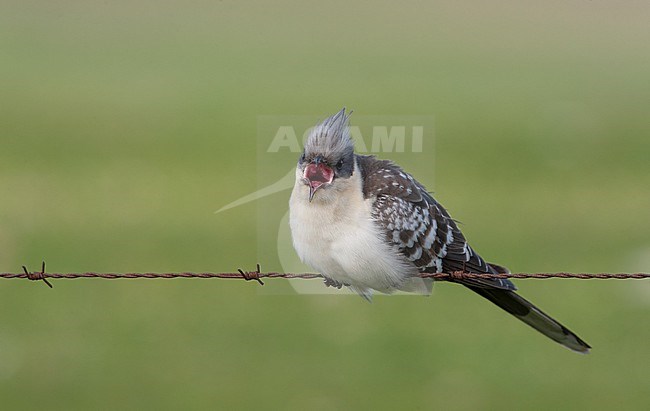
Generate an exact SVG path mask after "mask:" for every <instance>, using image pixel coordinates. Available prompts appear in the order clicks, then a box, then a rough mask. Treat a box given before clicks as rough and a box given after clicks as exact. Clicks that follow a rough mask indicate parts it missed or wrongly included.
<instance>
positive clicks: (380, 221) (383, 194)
mask: <svg viewBox="0 0 650 411" xmlns="http://www.w3.org/2000/svg"><path fill="white" fill-rule="evenodd" d="M350 115H351V112H346V109H345V108H343V109H341V110H340V111H338V112H337V113H336V114H334V115H332V116H330V117H328V118H326V119H325V120H323V121H322V122H320V123H318V124H317V125H316V126H315V127H313V128H312V130H311V132H310V133H309V136H308V137H307V139H306V141H305V144H304V149H303V151H302V154H301V155H300V157H299V159H298V163H297V166H296V178H295V184H294V187H293V190H292V193H291V197H290V200H289V225H290V229H291V236H292V241H293V246H294V248H295V250H296V253H297V254H298V256H299V258H300V259H301V261H302V262H303V263H306V264H308V265H310V266H311V267H312V268H314V269H315V270H317V271H318V272H320V274H321V275H322V276H323V278H324V281H325V285H326V286H334V287H337V288H342V287H343V286H345V287H348V288H349V289H350V290H352V291H354V292H356V293H358V294H359V295H361V296H362V297H364V298H365V299H367V300H369V301H370V300H371V297H372V295H373V293H374V292H380V293H384V294H391V293H393V292H396V291H405V292H412V293H419V294H424V295H428V294H430V293H431V290H432V286H433V282H434V280H432V279H431V278H422V276H421V274H422V273H453V272H457V271H463V272H468V273H485V274H500V273H501V274H503V273H509V271H508V270H507V268H505V267H503V266H500V265H497V264H492V263H488V262H486V260H484V259H483V258H482V257H481V256H480V255H479V254H477V253H476V252H475V251H474V249H473V248H472V247H470V245H469V244H468V243H467V240H466V239H465V237H464V235H463V234H462V232H461V231H460V229H459V228H458V224H457V222H456V221H455V220H454V219H452V218H451V217H450V215H449V213H448V212H447V210H445V208H444V207H443V206H442V205H441V204H440V203H438V202H437V201H436V200H435V199H434V198H433V196H432V195H431V194H430V193H429V192H428V191H427V190H426V188H425V187H424V186H423V185H422V184H420V183H419V182H418V181H417V180H416V179H415V178H414V177H413V176H412V175H411V174H409V173H407V172H406V171H404V170H403V169H402V168H401V167H400V166H398V165H397V164H395V163H394V162H392V161H390V160H383V159H379V158H377V157H375V156H372V155H362V154H357V153H355V150H354V143H353V140H352V138H351V137H350V132H349V118H350ZM451 281H452V282H455V283H459V284H461V285H463V286H465V287H466V288H468V289H470V290H472V291H473V292H475V293H476V294H478V295H480V296H481V297H484V298H486V299H487V300H489V301H491V302H492V303H494V304H496V305H497V306H499V307H500V308H502V309H503V310H505V311H506V312H508V313H509V314H511V315H513V316H514V317H516V318H518V319H519V320H521V321H523V322H524V323H526V324H528V325H529V326H531V327H532V328H534V329H535V330H537V331H539V332H540V333H542V334H544V335H545V336H547V337H549V338H550V339H552V340H554V341H556V342H558V343H559V344H561V345H562V346H564V347H566V348H569V349H570V350H572V351H575V352H579V353H588V352H589V350H590V349H591V346H590V345H589V344H587V343H586V342H585V341H584V340H582V339H581V338H580V337H578V336H577V335H576V334H575V333H574V332H572V331H570V330H569V329H568V328H566V327H565V326H564V325H562V324H560V323H559V322H558V321H557V320H555V319H554V318H552V317H551V316H549V315H548V314H546V313H545V312H543V311H542V310H541V309H539V308H538V307H536V306H535V305H534V304H532V303H531V302H530V301H528V300H526V299H524V298H523V297H521V296H520V295H519V294H517V293H516V292H515V291H516V287H515V285H514V284H513V283H512V282H511V281H510V280H508V279H506V278H496V277H495V278H466V277H463V278H457V279H452V280H451Z"/></svg>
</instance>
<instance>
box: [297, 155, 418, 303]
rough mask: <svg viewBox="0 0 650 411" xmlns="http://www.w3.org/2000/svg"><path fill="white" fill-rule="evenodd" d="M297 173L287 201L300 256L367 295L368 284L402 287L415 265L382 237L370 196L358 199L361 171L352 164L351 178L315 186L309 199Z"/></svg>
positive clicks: (380, 287) (381, 287)
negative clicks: (317, 187) (316, 188)
mask: <svg viewBox="0 0 650 411" xmlns="http://www.w3.org/2000/svg"><path fill="white" fill-rule="evenodd" d="M300 177H301V175H300V173H299V171H298V170H297V171H296V184H295V186H294V189H293V193H292V194H291V200H290V203H289V205H290V225H291V234H292V237H293V245H294V248H295V249H296V252H297V253H298V256H299V257H300V259H301V260H302V261H303V262H305V263H306V264H309V265H310V266H312V267H313V268H314V269H316V270H318V271H319V272H320V273H322V274H323V275H325V276H326V277H329V278H331V279H333V280H336V281H338V282H340V283H344V284H349V285H351V287H352V288H353V289H354V290H355V291H357V292H359V293H360V294H363V295H366V296H367V295H369V293H370V292H369V289H374V290H378V291H381V292H392V291H394V290H396V289H405V287H406V284H407V283H410V281H407V280H408V279H410V278H412V277H413V276H414V275H417V269H416V268H415V266H414V265H413V264H411V263H410V262H409V261H407V260H406V259H405V258H404V257H403V256H402V255H401V254H399V252H398V251H397V250H395V249H394V248H392V247H391V246H389V245H388V244H387V243H386V242H385V241H384V237H385V234H384V233H382V232H381V231H380V228H379V226H378V225H377V224H375V222H374V221H372V219H371V217H370V216H371V213H370V211H371V207H372V202H373V201H374V200H373V199H364V198H363V192H362V187H361V184H362V181H361V177H360V171H359V170H358V169H357V168H356V167H355V171H354V174H353V175H352V177H350V178H348V179H340V180H335V181H334V183H333V184H332V185H331V186H329V187H326V188H323V189H321V190H319V191H318V192H317V193H316V195H315V196H314V199H313V201H312V202H311V203H310V202H309V200H308V198H309V189H308V187H307V186H306V185H305V184H304V183H303V182H302V181H301V179H300ZM406 288H409V290H410V288H412V286H411V285H409V286H408V287H406Z"/></svg>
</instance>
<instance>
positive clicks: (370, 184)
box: [358, 156, 515, 290]
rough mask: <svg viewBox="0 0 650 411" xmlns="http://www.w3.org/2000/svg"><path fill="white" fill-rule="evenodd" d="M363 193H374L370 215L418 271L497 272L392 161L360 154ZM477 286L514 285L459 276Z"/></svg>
mask: <svg viewBox="0 0 650 411" xmlns="http://www.w3.org/2000/svg"><path fill="white" fill-rule="evenodd" d="M358 162H359V165H360V168H361V170H362V173H363V176H362V177H363V181H364V197H365V198H374V200H375V201H374V204H373V208H372V218H373V219H374V220H375V221H376V222H377V223H378V224H379V225H380V226H381V227H382V228H383V230H384V233H385V236H386V241H387V242H388V243H389V244H392V245H394V246H395V247H396V248H397V249H398V250H399V251H400V252H401V253H402V254H403V255H404V256H405V257H406V258H407V259H408V260H409V261H411V262H412V263H413V264H414V265H415V266H416V267H418V269H419V270H420V272H426V273H437V272H453V271H460V270H463V271H467V272H475V273H497V271H496V270H495V269H494V268H492V266H490V264H488V263H486V262H485V261H484V260H483V259H482V258H481V257H480V256H479V255H478V254H476V252H474V250H473V249H472V248H471V247H470V246H469V244H467V241H466V240H465V237H464V236H463V234H462V233H461V231H460V230H459V229H458V226H457V224H456V222H455V221H454V220H453V219H452V218H451V217H450V216H449V214H448V213H447V211H446V210H445V209H444V208H443V207H442V205H440V204H438V202H436V201H435V200H434V199H433V197H432V196H431V195H430V194H429V193H428V192H427V191H426V189H425V188H424V187H423V186H422V185H421V184H420V183H418V182H417V181H416V180H415V179H414V178H413V177H412V176H411V175H409V174H408V173H406V172H405V171H403V170H402V169H400V168H399V167H398V166H397V165H395V164H393V163H392V162H390V161H386V160H378V159H376V158H375V157H372V156H359V157H358ZM463 283H464V284H467V285H473V286H476V287H488V288H499V289H506V290H514V289H515V286H514V284H512V282H510V281H509V280H507V279H472V280H463Z"/></svg>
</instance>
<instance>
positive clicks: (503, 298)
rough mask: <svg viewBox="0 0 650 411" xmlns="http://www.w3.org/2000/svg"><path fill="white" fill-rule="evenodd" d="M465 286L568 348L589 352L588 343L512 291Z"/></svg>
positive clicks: (584, 352)
mask: <svg viewBox="0 0 650 411" xmlns="http://www.w3.org/2000/svg"><path fill="white" fill-rule="evenodd" d="M465 286H466V287H467V288H469V289H470V290H472V291H474V292H475V293H477V294H479V295H480V296H482V297H485V298H487V299H488V300H490V301H492V302H493V303H494V304H496V305H498V306H499V307H501V308H503V309H504V310H506V311H507V312H509V313H510V314H512V315H514V316H515V317H517V318H519V319H520V320H521V321H523V322H525V323H526V324H528V325H530V326H531V327H533V328H534V329H536V330H537V331H539V332H541V333H542V334H544V335H545V336H547V337H548V338H550V339H552V340H553V341H557V342H558V343H560V344H562V345H563V346H565V347H567V348H568V349H570V350H573V351H576V352H579V353H583V354H587V353H588V352H589V349H590V348H591V346H589V344H587V343H586V342H584V341H583V340H582V339H581V338H580V337H578V336H577V335H576V334H575V333H573V332H572V331H571V330H569V329H568V328H566V327H565V326H563V325H562V324H560V323H559V322H557V321H556V320H554V319H553V318H552V317H551V316H549V315H548V314H546V313H544V312H543V311H542V310H540V309H539V308H537V307H536V306H535V305H533V303H531V302H530V301H528V300H526V299H525V298H523V297H521V296H520V295H518V294H517V293H515V292H514V291H510V290H502V289H498V288H484V287H476V286H471V285H467V284H465Z"/></svg>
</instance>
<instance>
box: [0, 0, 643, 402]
mask: <svg viewBox="0 0 650 411" xmlns="http://www.w3.org/2000/svg"><path fill="white" fill-rule="evenodd" d="M649 15H650V7H649V6H648V4H647V3H646V2H640V1H639V2H634V1H630V2H623V3H614V2H608V1H597V0H595V1H575V2H565V1H547V2H518V1H505V2H499V3H498V4H497V3H491V2H452V1H445V2H432V3H426V2H407V3H400V4H398V3H394V2H387V1H382V2H374V3H372V4H370V3H361V2H356V3H351V2H340V1H333V2H285V1H277V2H232V1H228V0H224V1H219V2H213V1H204V2H172V1H147V2H145V1H131V2H126V1H111V2H105V1H102V2H100V1H90V2H74V1H65V2H59V1H57V2H46V1H28V0H21V1H7V0H4V1H2V2H1V3H0V271H5V272H16V271H19V269H20V266H21V265H22V264H27V265H28V266H29V267H30V268H31V269H32V270H35V269H36V268H37V267H38V265H39V264H40V261H41V260H42V259H45V260H46V261H47V263H48V265H49V267H50V270H52V271H56V272H69V271H112V272H119V271H232V270H234V269H235V268H237V267H245V268H252V266H253V264H254V263H255V262H256V261H257V258H258V255H260V254H259V253H263V252H267V251H268V250H258V249H257V239H256V231H257V226H258V221H257V218H256V216H257V205H256V204H248V205H246V206H243V207H240V208H236V209H233V210H229V211H228V212H226V213H221V214H216V215H215V214H214V213H213V211H214V210H216V209H218V208H220V207H222V206H223V205H225V204H227V203H229V202H231V201H233V200H235V199H237V198H239V197H241V196H243V195H246V194H248V193H250V192H252V191H254V190H255V189H256V188H257V184H256V176H257V171H258V170H257V169H256V154H255V153H256V145H257V136H256V133H257V128H256V127H257V123H256V122H257V118H258V116H259V115H279V116H282V115H319V116H324V115H326V114H329V113H332V112H334V111H336V110H338V109H339V108H340V107H342V106H344V105H345V106H347V107H349V108H352V109H354V110H355V112H357V113H359V114H360V115H382V114H383V115H433V116H435V121H436V126H435V146H434V147H433V148H432V151H431V152H430V153H431V154H430V156H431V157H432V158H433V159H434V161H433V163H429V162H423V161H418V162H413V164H405V166H406V168H407V169H408V170H410V171H411V172H413V173H414V174H415V175H416V176H417V177H418V178H419V179H420V180H422V181H423V182H424V183H426V184H427V185H428V186H429V187H430V188H431V189H432V190H434V191H435V193H436V196H437V198H438V199H439V200H440V201H441V202H442V203H443V204H444V205H445V206H446V207H447V208H448V209H449V210H450V212H451V213H452V215H453V216H454V217H455V218H457V219H459V220H461V221H463V222H464V226H463V230H464V231H465V234H466V236H467V237H468V238H469V239H470V241H471V243H472V244H473V245H474V247H475V248H476V249H477V250H478V251H479V252H480V253H481V254H482V255H484V256H485V257H486V258H487V259H488V260H491V261H496V262H499V263H503V264H505V265H507V266H509V267H510V268H511V269H513V270H514V271H519V272H522V271H523V272H526V271H528V272H543V271H576V272H631V271H645V272H648V271H649V270H650V217H649V210H650V189H649V188H650V161H649V155H650V121H649V118H650V81H648V79H649V74H650V59H649V58H648V56H650V42H649V41H648V39H649V38H650V26H648V24H647V22H648V17H649ZM353 118H354V116H353ZM279 167H280V166H279ZM280 168H282V169H286V165H282V166H281V167H280ZM434 174H435V182H434ZM277 196H280V197H281V196H286V197H288V192H284V193H280V194H278V195H277ZM280 197H276V200H277V198H280ZM262 246H263V245H262ZM268 246H269V247H270V248H275V247H276V245H275V244H269V245H268ZM261 262H262V263H264V261H261ZM264 268H266V269H279V267H274V266H273V265H267V266H265V267H264ZM276 281H282V280H276ZM518 284H519V286H520V290H521V291H522V293H523V294H524V295H526V296H527V297H529V298H530V299H531V300H533V301H535V302H537V303H539V305H540V306H542V307H543V308H544V309H545V310H547V311H548V312H550V313H552V314H553V315H554V316H557V317H558V318H560V319H561V320H562V321H563V322H565V323H566V324H567V325H568V326H570V327H571V328H573V329H575V330H576V331H577V332H578V333H579V334H580V335H581V336H582V337H584V338H585V339H586V340H587V341H588V342H590V343H591V344H592V345H593V346H594V350H593V352H592V354H590V355H588V356H581V355H577V354H574V353H571V352H569V351H568V350H564V349H562V348H561V347H559V346H557V345H555V344H553V343H551V342H549V341H547V340H546V339H544V338H543V337H541V336H539V335H538V334H536V333H535V332H533V331H531V330H529V329H528V328H527V327H525V326H524V325H522V324H521V323H519V322H517V321H516V320H514V319H512V318H511V317H509V316H508V315H506V314H504V313H502V312H500V311H499V310H497V309H495V308H492V307H491V306H490V305H489V304H488V303H486V302H484V301H482V300H480V299H479V298H477V297H475V296H474V295H472V293H469V292H467V291H465V290H463V289H462V288H461V287H457V286H454V285H449V284H440V285H438V286H437V287H436V288H437V290H436V291H435V292H434V296H433V297H432V298H416V297H387V298H377V299H376V300H375V302H374V303H373V304H367V303H365V302H364V301H363V300H361V299H360V298H357V297H352V296H341V297H333V296H304V295H265V294H264V293H263V292H260V291H259V290H258V289H257V286H256V285H254V284H252V283H244V282H238V281H225V280H224V281H220V280H128V281H127V280H124V281H108V280H75V281H71V280H70V281H68V280H60V281H55V282H54V287H55V288H54V289H53V290H50V289H48V288H47V287H45V286H44V285H42V284H37V283H29V282H27V281H19V280H0V398H1V401H2V408H3V409H8V410H9V409H11V410H13V409H34V410H44V409H47V410H50V409H51V410H88V409H215V408H222V409H289V410H303V409H323V410H325V409H327V410H329V409H362V408H368V409H441V410H477V409H485V410H502V409H557V410H576V409H585V410H587V409H588V410H609V409H629V410H636V409H639V410H640V409H648V408H650V383H649V382H648V381H649V380H648V369H649V366H650V344H649V341H650V326H649V324H650V322H649V320H650V287H649V286H650V284H649V283H647V282H645V281H624V282H623V281H621V282H615V281H584V282H581V281H577V280H548V281H533V280H530V281H519V282H518Z"/></svg>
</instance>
